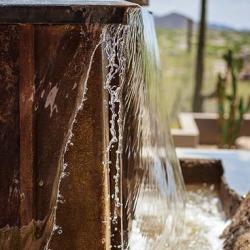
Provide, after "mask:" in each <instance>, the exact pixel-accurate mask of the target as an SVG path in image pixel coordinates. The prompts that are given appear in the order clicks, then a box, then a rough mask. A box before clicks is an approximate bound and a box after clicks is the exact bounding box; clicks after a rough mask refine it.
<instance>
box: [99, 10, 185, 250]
mask: <svg viewBox="0 0 250 250" xmlns="http://www.w3.org/2000/svg"><path fill="white" fill-rule="evenodd" d="M128 23H129V25H126V26H119V27H117V26H112V25H111V26H107V27H106V28H105V29H104V32H103V37H104V41H103V42H104V45H105V46H104V48H105V52H106V55H107V62H108V63H107V68H108V73H107V76H106V82H105V83H104V89H106V90H107V91H108V93H109V96H110V101H109V107H110V111H111V120H110V134H111V139H110V142H109V145H108V147H107V150H106V152H105V163H108V164H109V166H111V164H112V161H115V168H116V173H115V175H114V176H113V178H114V179H115V182H114V187H113V188H112V187H111V190H114V193H113V194H111V198H113V199H114V201H115V202H114V204H115V205H114V206H115V208H114V210H113V211H112V212H113V214H111V216H110V219H111V220H112V224H114V225H115V226H114V229H113V231H117V226H120V228H121V229H122V230H123V232H121V234H123V236H124V239H123V240H122V244H119V241H121V238H119V237H118V239H114V240H113V245H111V246H110V247H111V248H114V249H120V248H123V249H131V250H133V249H134V250H138V249H137V248H138V246H137V245H136V242H135V241H134V240H133V239H134V238H135V235H137V236H138V235H140V237H141V239H142V241H140V242H141V243H140V244H141V246H143V248H142V249H144V250H147V249H150V250H153V249H155V250H156V249H157V250H162V249H171V248H172V247H173V246H174V248H175V249H178V240H179V235H181V233H182V229H183V214H184V211H183V210H184V200H185V195H184V184H183V180H182V175H181V171H180V167H179V164H178V161H177V158H176V155H175V151H174V148H173V144H172V139H171V136H170V132H169V125H168V120H167V119H166V117H165V114H166V113H167V112H166V111H165V110H164V108H163V107H162V106H163V105H162V103H161V102H162V100H159V92H160V91H161V88H162V86H161V73H160V72H161V71H160V70H161V69H160V60H159V52H158V47H157V41H156V36H155V32H154V24H153V19H152V15H150V14H148V13H147V12H146V11H144V10H141V9H139V8H138V9H133V10H129V12H128ZM118 76H119V81H117V80H114V78H116V77H118ZM115 145H116V146H115ZM113 148H115V149H113ZM112 150H115V153H116V157H114V158H115V159H112V160H110V159H109V157H108V155H110V152H112ZM111 155H112V153H111ZM111 172H112V169H111ZM121 178H122V179H121ZM121 187H123V188H122V189H123V190H122V191H123V194H122V192H121ZM152 227H157V228H158V230H156V232H155V233H154V234H153V235H152V233H151V234H150V233H149V232H152V230H151V228H152ZM112 236H113V237H114V238H115V237H117V236H115V233H114V234H113V235H112ZM137 239H138V237H137ZM142 242H144V243H145V244H142Z"/></svg>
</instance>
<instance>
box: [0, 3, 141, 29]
mask: <svg viewBox="0 0 250 250" xmlns="http://www.w3.org/2000/svg"><path fill="white" fill-rule="evenodd" d="M136 7H138V5H137V4H134V3H130V2H127V1H122V0H116V1H104V0H98V1H97V0H92V1H84V0H79V1H78V0H44V1H41V0H40V1H39V0H4V1H1V0H0V23H25V24H29V23H30V24H32V23H33V24H92V23H100V24H112V23H113V24H120V23H121V24H122V23H123V24H126V22H127V16H126V10H127V8H136Z"/></svg>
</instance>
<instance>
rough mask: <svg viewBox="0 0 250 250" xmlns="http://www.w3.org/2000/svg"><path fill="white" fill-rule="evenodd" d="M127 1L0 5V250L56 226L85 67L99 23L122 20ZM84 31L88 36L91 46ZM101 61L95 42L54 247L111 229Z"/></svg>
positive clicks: (30, 244)
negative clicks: (61, 178)
mask: <svg viewBox="0 0 250 250" xmlns="http://www.w3.org/2000/svg"><path fill="white" fill-rule="evenodd" d="M76 3H77V5H76ZM141 3H144V4H146V2H145V1H144V2H143V1H142V2H141ZM86 4H87V5H86ZM131 6H134V5H132V4H130V3H127V4H126V3H125V2H122V3H121V2H119V1H113V2H110V1H109V2H106V3H105V2H103V1H102V2H100V3H99V2H96V1H95V2H84V1H83V2H82V4H81V3H80V2H79V1H77V2H74V1H65V2H63V1H61V2H60V3H57V4H53V1H51V2H49V1H46V4H41V3H39V2H37V1H31V2H30V3H29V4H27V3H26V4H25V3H24V4H23V3H22V2H20V3H17V1H15V3H13V4H12V5H11V4H10V3H9V2H8V1H6V4H1V3H0V65H1V66H0V144H1V147H0V249H1V250H7V249H8V250H13V249H15V250H19V249H29V250H38V249H44V248H45V245H46V242H48V240H49V238H50V235H51V232H52V230H53V227H54V222H53V220H54V217H53V216H54V210H55V206H56V204H57V200H55V197H56V196H57V193H56V192H57V187H58V185H57V183H55V180H56V179H59V176H58V175H59V169H60V168H62V164H63V162H62V160H61V159H62V157H63V154H64V147H63V145H64V146H65V144H66V142H65V138H67V136H66V135H67V133H69V124H72V122H73V121H72V119H73V116H72V113H74V112H76V109H77V108H78V105H79V98H80V97H79V93H81V92H82V91H83V87H82V85H81V84H80V82H81V81H82V76H83V75H84V74H85V73H86V72H85V71H86V68H84V65H86V64H87V63H88V60H90V58H88V55H90V53H91V52H92V50H93V48H94V47H95V45H96V43H97V42H93V41H99V39H100V35H101V30H102V25H103V24H117V25H118V24H125V23H126V9H127V8H128V7H131ZM87 17H88V18H87ZM86 39H87V40H88V41H92V42H90V43H89V45H88V46H86V43H83V41H86ZM102 66H103V51H102V47H101V46H99V47H98V48H97V51H96V53H95V54H94V58H93V64H92V67H91V71H90V74H89V79H88V99H90V100H91V101H89V102H86V104H85V105H84V109H82V110H81V111H79V113H78V116H77V123H75V125H74V129H73V133H74V134H77V136H75V137H73V139H72V143H73V144H74V150H70V151H69V152H67V154H66V155H65V159H64V161H65V162H67V163H68V164H69V166H72V167H71V170H70V176H68V177H67V178H65V180H64V181H63V182H62V183H61V187H60V190H61V192H62V193H63V194H65V195H66V196H65V197H64V198H65V200H66V202H65V204H63V205H60V203H59V205H58V206H59V209H58V211H57V216H56V223H57V224H58V225H60V226H61V227H62V230H63V234H62V235H61V234H58V233H57V234H54V235H53V237H52V239H51V241H50V246H49V247H50V248H51V249H53V250H56V249H65V250H66V249H67V250H69V249H77V250H80V249H88V250H99V249H106V248H107V247H108V243H109V240H108V238H109V237H108V234H109V233H110V232H109V231H110V230H109V229H108V225H105V224H104V223H103V218H105V216H108V214H109V209H110V208H109V207H108V206H107V204H106V203H105V202H104V200H105V195H106V194H107V189H108V187H109V183H108V182H109V181H108V176H107V173H105V172H104V171H103V168H101V167H100V166H102V161H103V151H104V150H105V148H104V145H105V142H104V141H103V140H104V138H105V136H104V135H105V134H106V136H108V133H109V132H108V130H107V129H105V127H106V126H105V124H106V125H107V126H108V125H109V114H108V113H107V112H108V111H107V110H104V109H103V102H104V100H106V101H108V100H107V98H108V97H107V96H106V94H105V93H104V90H103V77H104V74H105V72H103V67H102ZM55 98H56V103H55ZM48 117H49V118H48ZM82 176H84V178H82ZM100 183H102V184H105V183H106V185H100ZM29 230H30V231H29ZM30 235H31V236H30ZM104 239H106V240H104Z"/></svg>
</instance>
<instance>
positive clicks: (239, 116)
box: [217, 50, 250, 148]
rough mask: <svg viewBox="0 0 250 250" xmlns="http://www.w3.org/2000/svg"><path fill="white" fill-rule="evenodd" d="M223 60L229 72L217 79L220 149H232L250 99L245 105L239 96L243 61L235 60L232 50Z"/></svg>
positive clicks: (249, 104) (249, 106) (249, 107)
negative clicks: (239, 75) (239, 77)
mask: <svg viewBox="0 0 250 250" xmlns="http://www.w3.org/2000/svg"><path fill="white" fill-rule="evenodd" d="M223 58H224V60H225V62H226V65H227V72H226V74H225V76H223V77H222V75H221V74H220V73H219V74H218V79H217V98H218V113H219V125H220V141H219V147H221V148H232V147H234V146H235V140H236V139H237V137H238V135H239V131H240V127H241V124H242V121H243V115H244V114H245V113H246V112H248V111H249V109H250V98H249V100H248V102H247V103H246V104H245V103H244V98H243V96H239V94H238V80H237V75H238V73H239V72H240V70H241V69H242V67H243V63H241V59H240V58H234V56H233V51H232V50H228V52H227V53H226V54H225V55H224V56H223ZM229 84H231V86H230V87H231V91H230V93H229V94H228V93H227V86H228V85H229Z"/></svg>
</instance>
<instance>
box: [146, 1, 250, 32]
mask: <svg viewBox="0 0 250 250" xmlns="http://www.w3.org/2000/svg"><path fill="white" fill-rule="evenodd" d="M207 1H208V21H209V22H210V23H219V24H224V25H229V26H231V27H233V28H236V29H244V28H247V29H250V0H207ZM200 4H201V0H150V7H149V9H150V10H152V11H153V12H154V13H155V14H157V15H164V14H168V13H171V12H178V13H183V14H185V15H187V16H189V17H192V18H193V19H194V20H196V21H197V20H198V19H199V11H200Z"/></svg>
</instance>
